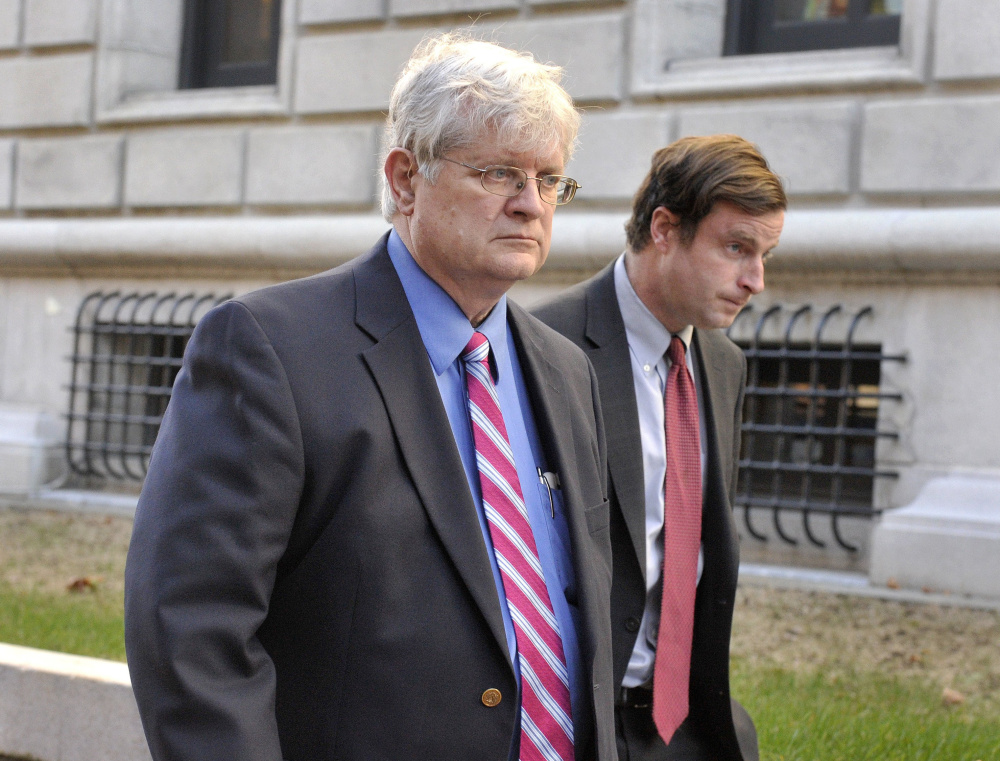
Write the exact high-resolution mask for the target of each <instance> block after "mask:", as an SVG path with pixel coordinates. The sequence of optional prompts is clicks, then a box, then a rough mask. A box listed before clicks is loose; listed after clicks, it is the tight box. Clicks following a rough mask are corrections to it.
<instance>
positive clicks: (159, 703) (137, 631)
mask: <svg viewBox="0 0 1000 761" xmlns="http://www.w3.org/2000/svg"><path fill="white" fill-rule="evenodd" d="M303 470H304V466H303V456H302V443H301V432H300V429H299V423H298V417H297V414H296V409H295V404H294V401H293V398H292V394H291V389H290V387H289V383H288V380H287V377H286V375H285V373H284V370H283V368H282V366H281V363H280V362H279V359H278V357H277V355H276V353H275V351H274V349H273V347H272V346H271V344H270V342H269V340H268V338H267V336H266V335H265V333H264V331H263V330H262V329H261V327H260V326H259V325H258V323H257V321H256V320H255V319H254V318H253V316H252V315H251V313H250V312H249V311H248V310H247V308H246V307H245V306H243V305H242V304H239V303H236V302H229V303H227V304H224V305H222V306H220V307H218V308H217V309H215V310H213V311H212V312H210V313H209V314H208V315H206V316H205V317H204V318H203V319H202V320H201V322H200V323H199V325H198V327H197V329H196V330H195V332H194V335H193V336H192V339H191V341H190V343H189V345H188V348H187V351H186V353H185V358H184V363H183V367H182V369H181V371H180V373H179V374H178V376H177V380H176V382H175V385H174V390H173V394H172V396H171V400H170V404H169V406H168V409H167V412H166V415H165V417H164V420H163V423H162V426H161V428H160V433H159V437H158V439H157V442H156V445H155V447H154V450H153V454H152V457H151V460H150V466H149V472H148V475H147V478H146V482H145V485H144V487H143V490H142V495H141V496H140V498H139V505H138V508H137V511H136V517H135V525H134V529H133V534H132V541H131V545H130V547H129V553H128V561H127V564H126V569H125V644H126V651H127V654H128V664H129V672H130V674H131V678H132V686H133V691H134V693H135V697H136V701H137V703H138V706H139V712H140V714H141V717H142V723H143V728H144V730H145V732H146V738H147V741H148V743H149V747H150V751H151V753H152V756H153V759H154V760H155V761H167V760H168V759H169V761H185V760H186V759H191V761H194V760H195V759H198V760H199V761H201V760H203V759H209V758H210V759H212V760H213V761H229V760H232V761H237V760H238V761H280V759H281V749H280V746H279V741H278V731H277V723H276V720H275V713H274V705H275V674H274V667H273V664H272V663H271V660H270V658H269V657H268V655H267V653H266V652H265V651H264V649H263V647H262V646H261V644H260V642H259V641H258V639H257V637H256V632H257V629H258V628H259V627H260V625H261V623H262V622H263V621H264V619H265V617H266V615H267V612H268V604H269V600H270V595H271V590H272V587H273V585H274V579H275V572H276V567H277V564H278V561H279V559H280V558H281V556H282V554H283V552H284V550H285V546H286V544H287V542H288V536H289V533H290V531H291V527H292V523H293V521H294V518H295V514H296V510H297V507H298V502H299V498H300V494H301V490H302V482H303Z"/></svg>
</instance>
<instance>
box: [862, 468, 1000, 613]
mask: <svg viewBox="0 0 1000 761" xmlns="http://www.w3.org/2000/svg"><path fill="white" fill-rule="evenodd" d="M870 576H871V579H872V581H873V582H874V583H875V584H881V585H885V584H889V583H890V580H892V582H893V583H894V584H895V585H898V586H900V587H903V588H908V589H922V588H927V589H932V590H934V591H939V592H940V591H947V592H951V593H954V594H965V595H975V596H979V597H986V598H992V599H1000V479H997V478H992V477H983V476H969V475H962V474H956V475H948V476H943V477H940V478H935V479H933V480H931V481H929V482H928V483H927V484H926V485H925V486H924V488H923V489H922V490H921V492H920V494H918V495H917V498H916V499H915V500H914V501H913V502H911V503H910V504H909V505H906V506H905V507H900V508H897V509H895V510H889V511H887V512H886V513H884V514H883V516H882V520H881V521H880V522H879V523H878V524H877V525H876V526H875V528H874V531H873V532H872V555H871V570H870Z"/></svg>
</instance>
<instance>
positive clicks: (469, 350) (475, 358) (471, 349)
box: [462, 331, 490, 362]
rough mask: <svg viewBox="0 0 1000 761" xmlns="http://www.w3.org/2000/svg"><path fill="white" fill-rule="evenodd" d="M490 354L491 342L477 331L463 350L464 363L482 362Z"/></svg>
mask: <svg viewBox="0 0 1000 761" xmlns="http://www.w3.org/2000/svg"><path fill="white" fill-rule="evenodd" d="M489 354H490V342H489V339H487V338H486V336H484V335H483V334H482V333H480V332H479V331H476V332H475V333H473V334H472V338H470V339H469V343H467V344H466V345H465V348H464V349H462V361H463V362H482V361H483V360H484V359H486V357H488V356H489Z"/></svg>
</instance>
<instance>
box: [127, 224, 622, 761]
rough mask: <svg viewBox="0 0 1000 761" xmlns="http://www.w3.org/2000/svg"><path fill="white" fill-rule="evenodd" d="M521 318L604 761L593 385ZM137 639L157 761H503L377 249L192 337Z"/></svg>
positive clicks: (457, 478) (133, 623)
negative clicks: (561, 512)
mask: <svg viewBox="0 0 1000 761" xmlns="http://www.w3.org/2000/svg"><path fill="white" fill-rule="evenodd" d="M509 319H510V324H511V326H512V330H513V334H514V337H515V343H516V344H517V350H518V356H519V358H520V361H521V365H522V369H523V371H524V376H525V383H526V385H527V387H528V390H529V395H530V397H531V404H532V407H533V411H534V416H535V420H536V423H537V426H538V431H539V437H540V439H541V444H542V446H543V447H544V449H545V452H546V456H547V458H549V459H548V461H549V462H550V463H551V464H552V465H553V466H554V467H555V468H557V469H558V471H559V472H560V474H561V475H562V476H563V479H562V483H563V496H564V500H565V504H566V510H567V517H568V522H569V530H570V534H571V540H572V544H573V547H574V551H575V556H574V563H575V568H576V574H577V581H578V595H579V599H578V600H577V603H578V607H579V613H580V622H581V624H580V629H581V632H580V643H581V650H582V655H583V659H584V663H585V667H586V670H587V675H588V678H589V679H590V680H591V681H592V683H593V687H594V690H593V695H594V699H593V701H592V703H590V704H589V705H586V706H584V707H582V710H583V711H585V712H587V713H588V714H589V715H590V716H591V717H593V726H594V727H595V731H594V734H593V735H592V736H589V737H588V736H581V737H580V738H579V739H578V742H577V758H578V759H581V761H582V759H599V760H600V761H613V759H614V754H615V750H614V746H615V739H614V718H613V710H612V702H613V684H612V666H611V633H610V629H609V621H610V616H609V610H608V604H609V603H608V600H609V595H610V584H611V548H610V540H609V527H608V522H609V508H608V502H607V497H606V495H607V485H606V455H605V448H604V435H603V430H602V427H601V425H602V424H601V416H600V407H599V402H598V398H597V391H596V380H595V378H594V376H593V370H592V369H591V368H590V366H589V365H588V363H587V361H586V359H585V358H584V356H583V354H582V353H581V352H580V351H579V349H577V348H576V347H575V346H573V345H572V344H571V343H570V342H569V341H566V340H565V339H564V338H562V337H561V336H559V335H557V334H556V333H554V332H553V331H551V330H549V329H548V328H547V327H545V326H544V325H542V324H541V323H540V322H538V321H537V320H535V319H534V318H532V317H531V316H530V315H528V314H527V313H525V312H524V311H523V310H521V309H520V308H518V307H517V306H516V305H514V304H511V305H510V314H509ZM125 616H126V645H127V651H128V660H129V669H130V672H131V674H132V681H133V687H134V691H135V695H136V700H137V702H138V704H139V708H140V713H141V715H142V720H143V725H144V727H145V730H146V734H147V738H148V740H149V744H150V748H151V751H152V754H153V758H154V759H156V760H157V761H167V760H168V759H169V761H185V760H186V759H191V761H195V759H197V760H198V761H204V760H205V759H212V761H228V760H231V761H265V760H266V761H279V759H282V758H284V759H289V761H333V760H334V759H337V761H380V760H382V761H400V760H401V759H434V760H435V761H468V760H469V759H472V758H475V759H486V760H489V761H507V757H508V752H509V748H510V743H511V738H512V736H513V732H514V722H515V716H516V711H517V704H518V701H517V699H516V683H515V678H514V671H513V667H512V664H511V660H510V655H509V653H508V650H507V645H506V638H505V635H504V627H503V622H502V618H501V611H500V604H499V601H498V597H497V592H496V587H495V585H494V579H493V575H492V572H491V569H490V563H489V558H488V554H487V549H486V545H485V542H484V540H483V535H482V531H481V529H480V525H479V522H478V518H477V515H476V510H475V507H474V504H473V501H472V497H471V494H470V492H469V488H468V484H467V481H466V478H465V474H464V471H463V469H462V464H461V459H460V457H459V453H458V449H457V447H456V445H455V441H454V437H453V435H452V433H451V428H450V426H449V423H448V418H447V415H446V413H445V411H444V407H443V405H442V403H441V399H440V395H439V393H438V390H437V386H436V383H435V380H434V376H433V371H432V370H431V366H430V362H429V360H428V357H427V352H426V351H425V349H424V346H423V343H422V341H421V338H420V334H419V332H418V330H417V325H416V322H415V320H414V318H413V315H412V312H411V311H410V308H409V305H408V303H407V301H406V297H405V294H404V292H403V289H402V286H401V284H400V282H399V279H398V277H397V275H396V273H395V270H394V268H393V267H392V263H391V261H390V260H389V257H388V253H387V251H386V248H385V238H383V239H382V240H381V241H380V242H379V243H378V244H377V245H376V246H375V247H374V248H373V249H372V251H371V252H369V253H368V254H367V255H366V256H363V257H361V258H359V259H357V260H355V261H353V262H350V263H348V264H346V265H344V266H342V267H339V268H337V269H335V270H332V271H330V272H327V273H324V274H322V275H318V276H315V277H312V278H307V279H304V280H298V281H294V282H290V283H284V284H281V285H277V286H274V287H271V288H266V289H264V290H261V291H257V292H255V293H251V294H249V295H247V296H244V297H241V298H238V299H235V300H233V301H230V302H228V303H226V304H224V305H222V306H221V307H219V308H217V309H215V310H213V311H212V312H211V313H209V314H208V315H207V316H206V317H205V318H204V319H203V320H202V321H201V322H200V323H199V325H198V328H197V330H196V331H195V333H194V336H193V337H192V339H191V342H190V344H189V346H188V349H187V352H186V354H185V359H184V367H183V369H182V371H181V372H180V374H179V375H178V377H177V381H176V384H175V387H174V392H173V396H172V398H171V401H170V405H169V409H168V411H167V414H166V416H165V418H164V421H163V425H162V427H161V430H160V434H159V438H158V440H157V443H156V447H155V450H154V452H153V455H152V459H151V461H150V467H149V474H148V476H147V479H146V483H145V486H144V488H143V492H142V496H141V498H140V501H139V507H138V510H137V513H136V520H135V528H134V533H133V537H132V544H131V547H130V549H129V556H128V564H127V568H126V599H125ZM490 688H495V689H498V690H499V691H500V693H501V695H502V698H501V701H500V703H499V704H498V705H496V706H494V707H487V706H486V705H484V703H483V700H482V695H483V693H484V691H486V690H487V689H490Z"/></svg>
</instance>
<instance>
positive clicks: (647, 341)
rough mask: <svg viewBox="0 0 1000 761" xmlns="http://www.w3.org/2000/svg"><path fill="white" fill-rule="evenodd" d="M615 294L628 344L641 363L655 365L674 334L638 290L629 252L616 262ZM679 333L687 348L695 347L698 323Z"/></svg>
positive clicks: (664, 352) (678, 335) (665, 350)
mask: <svg viewBox="0 0 1000 761" xmlns="http://www.w3.org/2000/svg"><path fill="white" fill-rule="evenodd" d="M615 295H616V296H617V297H618V308H619V309H620V310H621V313H622V319H623V320H624V321H625V337H626V338H627V339H628V345H629V346H630V347H631V348H632V351H633V353H634V354H635V356H636V359H638V360H639V363H640V364H641V365H655V364H656V363H657V362H659V361H660V360H661V359H662V358H663V355H664V354H666V353H667V347H669V346H670V339H671V338H673V335H674V334H672V333H671V332H670V331H669V330H667V329H666V328H665V327H664V325H663V323H662V322H660V321H659V320H658V319H656V316H655V315H654V314H653V313H652V312H650V311H649V308H648V307H647V306H646V305H645V304H643V303H642V299H640V298H639V294H637V293H636V292H635V288H633V287H632V283H631V282H630V281H629V279H628V273H627V272H626V271H625V254H622V255H621V256H620V257H618V261H616V262H615ZM676 335H677V337H678V338H680V339H681V341H683V342H684V349H685V351H687V350H688V349H689V348H690V347H691V337H692V336H693V335H694V327H693V326H691V325H687V326H685V327H684V328H682V329H681V330H680V331H678V332H677V334H676Z"/></svg>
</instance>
